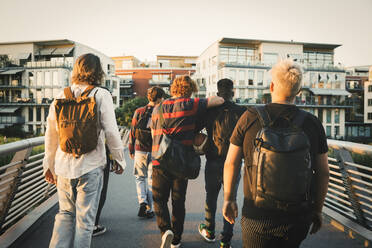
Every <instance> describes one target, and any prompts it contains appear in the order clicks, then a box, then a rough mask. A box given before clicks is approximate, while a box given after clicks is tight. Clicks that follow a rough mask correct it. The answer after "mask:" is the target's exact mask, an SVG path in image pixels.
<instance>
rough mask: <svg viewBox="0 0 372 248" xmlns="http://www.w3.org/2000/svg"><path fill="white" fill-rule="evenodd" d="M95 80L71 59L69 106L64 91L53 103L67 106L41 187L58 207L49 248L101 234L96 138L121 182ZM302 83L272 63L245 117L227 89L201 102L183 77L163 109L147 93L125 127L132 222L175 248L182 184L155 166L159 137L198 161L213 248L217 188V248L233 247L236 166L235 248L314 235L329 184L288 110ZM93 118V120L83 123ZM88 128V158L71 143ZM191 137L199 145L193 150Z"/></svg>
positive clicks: (50, 129) (305, 122) (115, 142)
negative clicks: (266, 90)
mask: <svg viewBox="0 0 372 248" xmlns="http://www.w3.org/2000/svg"><path fill="white" fill-rule="evenodd" d="M93 56H94V55H93ZM94 59H96V58H95V57H94ZM92 61H93V62H94V63H93V62H92ZM97 71H98V72H97ZM100 73H101V72H100V67H99V66H98V65H97V64H96V61H95V60H92V59H91V57H89V56H88V57H87V56H85V57H84V56H82V57H81V58H80V59H78V61H77V63H76V65H75V67H74V73H73V78H75V81H74V80H73V82H74V84H73V85H72V86H71V89H72V92H73V94H72V96H71V95H69V92H67V91H66V90H65V94H64V95H61V99H67V100H55V102H54V103H53V104H52V106H51V110H50V112H49V116H48V126H47V132H46V153H45V159H44V168H45V177H46V180H47V181H48V182H50V183H57V190H58V196H59V204H60V211H59V213H58V214H57V216H56V222H55V226H54V231H53V237H52V241H51V243H50V247H89V246H90V242H91V236H92V233H93V230H96V232H97V229H98V230H99V228H101V229H102V226H99V225H98V220H97V222H96V223H95V221H94V220H95V219H94V217H95V216H96V212H97V208H98V200H99V197H100V192H101V189H102V177H103V176H102V168H103V167H104V163H103V159H102V158H105V155H104V154H103V153H102V152H101V150H102V149H103V148H102V147H101V146H102V145H103V146H104V143H105V142H104V139H103V137H106V144H107V145H108V148H109V150H110V152H111V154H112V159H113V161H114V163H115V165H116V166H115V168H116V172H117V173H119V174H120V173H122V168H123V167H125V162H124V159H123V147H122V144H121V141H120V137H119V135H118V131H117V126H116V121H115V118H114V116H115V115H114V112H113V106H112V100H110V99H109V98H111V97H110V96H109V94H107V93H108V92H107V91H105V90H103V89H98V90H95V93H91V91H92V90H93V88H94V87H90V86H89V85H94V84H95V83H96V82H97V81H99V79H100V75H101V74H100ZM301 81H302V71H301V68H300V67H299V66H298V65H297V64H295V63H294V62H293V61H290V60H285V61H282V62H279V63H278V64H277V65H276V66H274V67H273V69H272V82H271V85H270V92H271V96H272V103H270V104H267V105H266V106H261V107H250V108H248V109H247V108H245V107H242V106H239V105H237V104H235V103H234V102H232V99H233V96H234V85H233V82H232V81H231V80H230V79H221V80H219V81H218V82H217V89H218V92H217V96H211V97H209V98H207V99H203V98H192V97H191V96H192V94H193V93H196V92H197V85H196V83H195V82H194V81H193V80H192V79H191V78H190V77H189V76H181V77H177V78H176V79H175V80H174V81H173V83H172V85H171V87H170V92H171V97H170V98H168V99H165V98H166V96H165V92H164V91H163V90H162V89H161V88H160V87H152V88H150V89H148V92H147V98H148V100H149V103H148V104H147V105H146V106H144V107H141V108H138V109H137V110H136V111H135V113H134V116H133V119H132V125H131V130H130V134H129V144H128V150H129V154H130V157H131V158H132V159H134V176H135V182H136V189H137V196H138V203H139V210H138V216H139V217H141V218H152V217H154V216H156V221H157V225H158V227H159V229H160V232H161V248H169V247H172V248H177V247H181V241H182V233H183V226H184V221H185V215H186V208H185V201H186V192H187V186H188V179H187V178H186V177H180V176H177V175H175V174H174V173H172V171H170V170H168V169H166V168H167V167H165V166H164V165H162V163H163V162H161V161H160V162H159V161H158V160H157V159H155V158H154V154H157V153H158V151H159V147H160V146H161V145H162V140H163V138H164V135H168V136H169V137H171V138H172V139H175V140H177V141H179V142H180V143H181V144H182V145H183V146H184V147H185V149H189V148H192V147H193V146H194V147H195V148H196V149H197V150H201V151H202V153H204V154H205V156H206V164H205V172H204V179H205V191H206V199H205V220H204V221H203V222H201V223H200V224H199V225H198V226H197V229H198V230H197V231H198V232H199V233H200V235H201V236H202V238H203V239H204V240H205V241H207V242H215V240H216V224H215V223H216V209H217V201H218V195H219V192H220V190H221V187H223V189H224V204H223V216H224V218H223V230H222V232H221V235H220V238H219V240H220V244H219V245H220V247H221V248H223V247H231V239H232V237H233V228H234V223H235V219H236V217H237V216H238V209H237V204H236V197H237V189H238V186H239V181H240V178H241V164H242V159H244V177H243V189H244V205H243V210H242V220H241V225H242V234H243V247H247V248H248V247H252V248H256V247H257V248H259V247H299V245H300V243H301V242H302V241H303V239H305V237H306V235H307V233H308V230H309V228H310V225H311V224H313V226H312V229H311V233H315V232H317V231H318V230H319V228H320V226H321V222H322V220H321V209H322V206H323V202H324V198H325V194H326V191H327V185H328V176H329V175H328V173H329V171H328V163H327V151H328V148H327V143H326V137H325V134H324V130H323V127H322V125H321V123H320V122H319V120H318V119H317V118H316V117H315V116H313V115H311V114H309V113H306V112H304V111H302V110H299V109H298V108H297V107H296V106H295V105H294V104H293V101H294V99H295V96H296V95H297V94H298V92H299V91H300V90H301ZM96 88H98V87H96ZM87 89H88V90H90V91H89V92H86V91H87ZM106 92H107V93H106ZM106 95H107V96H106ZM103 96H104V97H103ZM74 97H77V98H79V97H80V98H79V100H78V101H75V102H78V103H79V104H80V105H79V104H78V106H77V107H76V106H75V105H74V107H71V106H72V104H71V103H72V102H74ZM86 99H88V100H86ZM85 100H86V101H87V104H88V105H89V104H90V105H89V106H91V107H88V108H87V109H88V110H84V109H85V108H84V106H85V105H83V104H82V102H83V101H85ZM93 100H95V102H94V103H95V104H92V102H93ZM110 101H111V102H110ZM110 103H111V105H110ZM95 105H96V106H95ZM61 106H62V107H61ZM72 109H73V110H72ZM76 110H79V111H81V112H80V113H84V114H80V115H79V116H80V117H77V118H81V117H82V116H83V117H84V121H85V122H86V123H87V124H85V125H83V126H76V120H75V121H74V120H71V116H72V114H71V113H75V112H77V111H76ZM92 110H93V112H94V111H95V112H94V113H93V114H89V113H91V112H92ZM69 118H70V119H69ZM92 123H94V124H95V125H97V127H96V130H95V132H97V135H98V141H95V142H96V143H94V142H93V143H94V144H93V146H94V147H93V148H90V149H88V148H86V147H89V144H80V143H79V140H78V139H76V137H75V138H74V136H76V135H79V134H80V133H81V132H82V131H81V129H84V128H85V129H86V128H88V127H89V126H91V125H92ZM66 127H67V128H66ZM76 130H80V131H79V132H77V131H76ZM202 130H205V132H206V135H204V134H203V133H205V132H204V131H202ZM66 135H67V136H69V137H67V138H66V137H65V136H66ZM195 137H198V139H199V138H200V137H201V141H197V139H196V138H195ZM61 141H63V142H64V143H63V142H62V143H61ZM91 146H92V145H90V147H91ZM97 156H100V158H98V157H97ZM101 160H102V161H101ZM100 161H101V162H100ZM98 162H100V163H98ZM168 166H169V165H168ZM173 166H177V165H176V164H175V165H173ZM168 168H169V167H168ZM57 176H58V177H57ZM106 182H107V180H106ZM106 186H107V183H106ZM106 189H107V187H106ZM101 197H102V196H101ZM104 197H105V196H104ZM169 198H171V200H172V212H171V214H170V211H169V209H168V200H169ZM98 212H99V214H98V216H99V215H100V211H98ZM171 216H172V217H171ZM72 226H73V227H74V228H72Z"/></svg>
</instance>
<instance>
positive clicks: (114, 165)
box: [111, 160, 124, 175]
mask: <svg viewBox="0 0 372 248" xmlns="http://www.w3.org/2000/svg"><path fill="white" fill-rule="evenodd" d="M111 171H113V172H115V174H118V175H121V174H123V172H124V169H123V167H122V166H121V165H120V164H119V163H118V162H116V161H115V160H114V161H113V162H112V167H111Z"/></svg>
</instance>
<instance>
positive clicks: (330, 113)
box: [327, 109, 332, 123]
mask: <svg viewBox="0 0 372 248" xmlns="http://www.w3.org/2000/svg"><path fill="white" fill-rule="evenodd" d="M331 122H332V111H331V110H330V109H327V123H331Z"/></svg>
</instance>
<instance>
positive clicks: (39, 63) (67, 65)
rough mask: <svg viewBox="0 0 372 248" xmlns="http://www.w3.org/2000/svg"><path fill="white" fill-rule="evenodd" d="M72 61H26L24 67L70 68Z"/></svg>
mask: <svg viewBox="0 0 372 248" xmlns="http://www.w3.org/2000/svg"><path fill="white" fill-rule="evenodd" d="M72 66H73V65H72V63H69V62H58V61H53V62H52V61H32V62H27V63H26V65H25V67H26V68H56V67H62V68H69V69H71V68H72Z"/></svg>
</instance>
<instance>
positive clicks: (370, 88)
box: [364, 66, 372, 124]
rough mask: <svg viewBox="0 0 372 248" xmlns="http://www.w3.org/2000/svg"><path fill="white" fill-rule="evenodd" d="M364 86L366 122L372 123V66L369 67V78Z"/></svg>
mask: <svg viewBox="0 0 372 248" xmlns="http://www.w3.org/2000/svg"><path fill="white" fill-rule="evenodd" d="M364 87H365V88H364V89H365V90H364V123H369V124H372V66H371V67H370V68H369V80H368V81H367V82H366V83H365V85H364Z"/></svg>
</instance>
